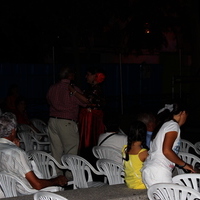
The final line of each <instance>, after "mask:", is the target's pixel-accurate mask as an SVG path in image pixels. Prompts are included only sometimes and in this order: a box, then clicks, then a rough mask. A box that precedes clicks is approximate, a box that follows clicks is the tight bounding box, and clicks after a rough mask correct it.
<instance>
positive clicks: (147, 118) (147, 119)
mask: <svg viewBox="0 0 200 200" xmlns="http://www.w3.org/2000/svg"><path fill="white" fill-rule="evenodd" d="M137 120H138V121H141V122H143V123H144V124H145V125H146V126H148V124H149V123H151V122H154V123H155V121H156V118H155V115H154V114H153V113H152V112H140V113H139V114H138V116H137Z"/></svg>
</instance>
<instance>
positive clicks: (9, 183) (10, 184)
mask: <svg viewBox="0 0 200 200" xmlns="http://www.w3.org/2000/svg"><path fill="white" fill-rule="evenodd" d="M0 187H1V189H2V192H3V193H4V196H5V197H6V198H7V197H16V196H22V195H28V194H34V193H36V192H38V191H53V192H56V191H60V190H61V189H60V187H57V186H52V187H46V188H43V189H42V190H36V189H33V188H31V187H28V186H27V185H26V184H25V183H24V182H23V181H22V180H21V179H20V178H19V177H17V176H16V175H14V174H11V173H8V172H5V171H1V172H0Z"/></svg>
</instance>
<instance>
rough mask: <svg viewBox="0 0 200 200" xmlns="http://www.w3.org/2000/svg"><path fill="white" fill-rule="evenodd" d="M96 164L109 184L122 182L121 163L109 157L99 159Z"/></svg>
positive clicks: (122, 170)
mask: <svg viewBox="0 0 200 200" xmlns="http://www.w3.org/2000/svg"><path fill="white" fill-rule="evenodd" d="M96 165H97V169H98V170H99V171H100V172H102V173H103V174H104V175H105V176H106V177H107V180H108V184H109V185H115V184H122V183H124V169H123V165H121V164H119V163H117V162H115V161H113V160H110V159H99V160H97V162H96Z"/></svg>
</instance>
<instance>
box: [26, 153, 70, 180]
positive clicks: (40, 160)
mask: <svg viewBox="0 0 200 200" xmlns="http://www.w3.org/2000/svg"><path fill="white" fill-rule="evenodd" d="M27 154H28V156H29V158H30V159H32V160H34V161H35V164H36V165H37V168H38V170H39V171H40V172H41V173H42V175H43V178H45V179H51V178H54V177H57V173H56V167H58V168H60V169H67V168H66V167H65V166H63V165H60V164H59V163H58V162H57V161H56V160H55V158H54V157H53V156H51V155H50V154H48V153H47V152H44V151H37V150H32V151H28V152H27Z"/></svg>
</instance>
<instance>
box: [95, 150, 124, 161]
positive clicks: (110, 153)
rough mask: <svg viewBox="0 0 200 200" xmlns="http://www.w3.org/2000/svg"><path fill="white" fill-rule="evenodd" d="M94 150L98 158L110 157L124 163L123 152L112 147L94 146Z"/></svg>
mask: <svg viewBox="0 0 200 200" xmlns="http://www.w3.org/2000/svg"><path fill="white" fill-rule="evenodd" d="M92 152H93V155H94V156H95V157H96V158H98V159H102V158H104V159H110V160H114V161H115V162H118V163H120V164H122V153H121V152H120V151H118V150H116V149H114V148H112V147H107V146H94V147H93V148H92Z"/></svg>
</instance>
